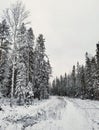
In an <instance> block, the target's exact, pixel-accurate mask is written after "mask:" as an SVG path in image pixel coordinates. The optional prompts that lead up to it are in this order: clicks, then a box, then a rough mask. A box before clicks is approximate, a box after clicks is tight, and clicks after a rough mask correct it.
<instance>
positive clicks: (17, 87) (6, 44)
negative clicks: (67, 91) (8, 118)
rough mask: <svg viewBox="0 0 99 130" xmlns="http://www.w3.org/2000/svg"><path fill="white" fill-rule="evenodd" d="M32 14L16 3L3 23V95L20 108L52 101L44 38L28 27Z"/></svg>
mask: <svg viewBox="0 0 99 130" xmlns="http://www.w3.org/2000/svg"><path fill="white" fill-rule="evenodd" d="M28 14H29V12H28V11H25V7H24V5H23V4H22V3H21V2H19V1H18V2H16V3H15V4H13V5H12V6H11V8H9V9H6V10H5V11H4V20H2V21H1V22H0V93H1V95H2V96H5V97H11V105H12V103H13V98H16V99H17V101H18V103H19V104H22V103H30V102H31V101H32V99H33V98H38V99H46V98H48V97H49V78H50V75H51V66H50V62H49V58H48V56H47V54H46V52H45V50H46V49H45V39H44V37H43V35H42V34H40V35H39V36H38V37H37V38H35V36H34V33H33V30H32V28H29V27H28V28H27V27H26V24H27V23H26V19H27V18H28Z"/></svg>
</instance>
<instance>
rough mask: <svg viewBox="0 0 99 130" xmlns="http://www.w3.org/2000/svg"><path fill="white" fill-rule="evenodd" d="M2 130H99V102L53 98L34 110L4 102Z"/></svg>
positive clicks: (37, 104)
mask: <svg viewBox="0 0 99 130" xmlns="http://www.w3.org/2000/svg"><path fill="white" fill-rule="evenodd" d="M0 106H1V107H2V109H3V111H0V130H99V101H91V100H81V99H71V98H67V97H50V99H48V100H42V101H35V102H34V103H33V105H30V106H17V105H14V106H13V108H11V107H10V106H9V102H8V101H5V99H4V100H1V99H0Z"/></svg>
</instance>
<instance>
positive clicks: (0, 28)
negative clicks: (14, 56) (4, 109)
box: [0, 20, 11, 96]
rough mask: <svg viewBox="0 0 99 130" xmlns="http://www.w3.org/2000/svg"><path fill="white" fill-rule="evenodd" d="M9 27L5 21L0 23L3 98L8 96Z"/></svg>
mask: <svg viewBox="0 0 99 130" xmlns="http://www.w3.org/2000/svg"><path fill="white" fill-rule="evenodd" d="M9 36H10V34H9V27H8V25H7V23H6V20H3V21H2V23H0V43H1V45H0V53H1V55H0V89H1V91H2V93H3V95H4V96H8V95H9V94H10V89H11V88H10V83H11V61H10V59H9V49H10V42H9V41H8V38H9Z"/></svg>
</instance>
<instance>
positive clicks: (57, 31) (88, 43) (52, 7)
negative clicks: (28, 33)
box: [0, 0, 99, 76]
mask: <svg viewBox="0 0 99 130" xmlns="http://www.w3.org/2000/svg"><path fill="white" fill-rule="evenodd" d="M14 1H15V0H0V14H2V10H3V9H5V8H6V7H9V5H10V3H11V2H12V3H13V2H14ZM22 1H23V3H24V4H25V5H26V9H27V10H29V11H30V13H31V16H30V21H31V26H32V27H33V30H34V34H35V35H36V36H37V35H38V34H39V33H42V34H44V37H45V39H46V43H45V46H46V51H47V54H48V55H49V58H50V61H51V65H52V67H53V76H59V75H60V74H64V73H65V72H67V73H68V72H70V71H71V69H72V66H73V65H74V64H75V65H76V63H77V61H79V62H80V63H81V64H82V63H84V62H85V52H86V51H88V52H89V53H91V54H95V49H96V43H97V42H98V40H99V0H22Z"/></svg>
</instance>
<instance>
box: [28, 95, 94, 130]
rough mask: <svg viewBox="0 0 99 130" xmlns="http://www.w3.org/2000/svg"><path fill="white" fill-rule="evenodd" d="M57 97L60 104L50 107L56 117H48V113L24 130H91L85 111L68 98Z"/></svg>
mask: <svg viewBox="0 0 99 130" xmlns="http://www.w3.org/2000/svg"><path fill="white" fill-rule="evenodd" d="M57 99H58V100H59V101H61V103H60V106H57V107H56V108H54V109H52V113H54V114H55V115H56V117H54V118H53V116H52V118H50V117H51V115H50V114H49V116H47V119H46V120H44V121H43V120H42V121H41V122H40V123H37V124H36V125H34V126H32V127H28V128H27V129H26V130H92V129H91V128H90V126H89V121H88V118H87V116H86V112H85V111H83V110H82V109H80V108H79V106H77V105H75V103H74V102H72V101H70V100H69V98H64V97H60V98H59V97H58V98H57ZM54 100H55V99H54ZM53 102H54V101H53ZM54 107H55V106H54ZM60 108H61V109H60ZM53 111H54V112H53ZM47 114H48V113H47Z"/></svg>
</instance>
